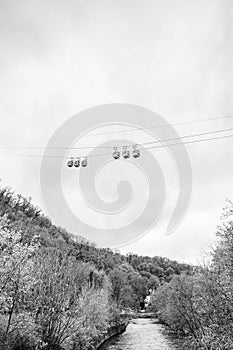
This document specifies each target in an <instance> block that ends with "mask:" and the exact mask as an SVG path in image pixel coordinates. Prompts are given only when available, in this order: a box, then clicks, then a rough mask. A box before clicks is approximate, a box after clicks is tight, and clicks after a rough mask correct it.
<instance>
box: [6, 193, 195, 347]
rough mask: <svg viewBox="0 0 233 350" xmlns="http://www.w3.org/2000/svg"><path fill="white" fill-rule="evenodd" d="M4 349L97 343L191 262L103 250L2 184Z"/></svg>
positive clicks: (91, 345) (187, 270)
mask: <svg viewBox="0 0 233 350" xmlns="http://www.w3.org/2000/svg"><path fill="white" fill-rule="evenodd" d="M0 252H1V253H0V254H1V255H0V342H1V349H14V350H17V349H26V350H27V349H48V350H54V349H73V350H81V349H94V347H95V343H96V341H97V339H98V338H99V336H100V335H101V334H102V333H104V332H106V330H107V328H108V327H109V326H110V325H113V324H117V323H119V322H120V320H121V317H122V316H121V311H122V309H125V308H131V309H133V310H139V309H140V307H142V306H143V301H144V299H145V297H146V295H147V294H148V292H149V290H156V289H158V288H159V287H160V286H164V285H167V283H168V282H169V281H171V280H174V276H180V275H182V274H184V273H185V274H188V275H192V273H193V268H192V267H190V266H189V265H187V264H180V263H178V262H176V261H171V260H169V259H166V258H161V257H157V256H155V257H152V258H151V257H146V256H145V257H143V256H138V255H136V254H130V253H129V254H127V255H126V256H125V255H121V254H120V253H119V252H113V251H112V250H110V249H108V248H106V249H98V248H96V247H95V245H94V244H93V243H91V242H88V241H86V240H85V239H84V238H82V237H79V236H76V235H71V234H69V233H68V232H66V230H65V229H63V228H60V227H56V226H55V225H53V224H52V222H51V220H50V219H49V218H47V217H46V216H45V215H43V214H42V213H41V211H40V210H39V209H38V208H36V207H35V206H33V204H32V203H31V201H30V200H29V199H26V198H24V197H22V196H21V195H15V194H14V193H13V192H12V191H11V190H10V189H9V188H2V189H0Z"/></svg>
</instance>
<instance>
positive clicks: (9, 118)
mask: <svg viewBox="0 0 233 350" xmlns="http://www.w3.org/2000/svg"><path fill="white" fill-rule="evenodd" d="M232 16H233V3H232V1H231V0H205V1H203V0H202V1H201V0H165V1H164V0H163V1H162V0H153V1H152V0H151V1H149V0H145V1H139V0H124V1H123V0H118V1H116V0H115V1H113V0H99V1H94V0H93V1H89V0H85V1H79V0H76V1H73V0H69V1H65V0H56V1H52V0H46V1H45V0H41V1H35V0H21V1H13V0H0V51H1V55H0V100H1V103H0V121H1V124H0V178H1V184H2V185H4V186H10V187H11V188H12V189H13V190H14V191H16V192H17V193H21V194H22V195H24V196H27V197H29V196H30V197H32V201H33V203H35V204H36V205H38V206H40V207H41V208H42V209H44V210H45V206H44V203H43V201H42V197H41V193H40V166H41V158H28V157H23V156H13V154H19V153H20V152H18V153H17V151H13V150H9V149H8V148H10V147H16V148H17V147H22V146H24V147H26V146H29V147H36V146H40V147H45V146H46V144H47V141H48V140H49V139H50V137H51V136H52V135H53V133H54V132H55V130H56V129H57V128H58V127H59V126H60V125H62V124H63V123H64V122H65V121H66V120H67V119H68V118H70V117H71V116H73V115H75V114H76V113H78V112H80V111H82V110H84V109H86V108H89V107H92V106H95V105H101V104H106V103H131V104H136V105H140V106H144V107H146V108H149V109H151V110H153V111H155V112H156V113H158V114H159V115H161V116H162V117H164V118H165V119H166V120H167V121H168V122H169V123H177V122H180V121H193V120H200V119H203V120H205V119H206V118H214V117H220V116H225V115H231V114H233V99H232V96H231V95H232V86H233V69H232V61H233V21H232ZM230 127H233V118H232V119H231V118H228V119H227V118H226V119H220V120H216V121H209V122H203V123H196V124H187V125H180V126H177V127H176V130H177V132H178V133H179V134H180V135H185V134H193V133H201V132H207V131H210V130H216V129H222V128H230ZM138 137H139V138H140V135H138ZM145 137H146V136H145V135H144V136H143V137H141V140H142V142H143V141H144V139H145ZM103 141H106V140H105V139H101V140H97V142H103ZM108 141H109V139H108ZM232 145H233V139H226V140H219V141H210V142H206V143H198V144H194V145H187V151H188V153H189V157H190V160H191V164H192V169H193V192H192V200H191V204H190V207H189V210H188V212H187V215H186V217H185V219H184V220H183V222H182V224H181V225H180V226H179V227H178V229H177V230H176V231H175V232H174V233H173V234H172V235H169V236H167V235H165V234H164V227H165V225H166V222H167V221H168V217H167V216H168V214H167V215H164V216H163V217H162V219H161V221H160V223H159V224H158V225H157V226H156V227H155V228H154V229H153V230H151V231H150V232H149V233H148V234H146V235H145V236H143V237H142V238H141V239H140V240H137V241H136V242H134V243H132V244H130V245H127V246H125V247H123V248H121V252H123V253H126V252H135V253H138V254H143V255H151V256H152V255H161V256H166V257H169V258H172V259H177V260H179V261H185V262H192V263H196V262H198V261H200V260H201V259H202V258H203V255H204V254H205V253H206V252H208V251H209V250H210V249H211V247H212V246H213V244H214V242H215V233H216V229H217V226H218V225H219V224H221V219H220V217H221V214H222V209H223V207H224V206H225V201H226V198H230V199H233V193H232V189H233V186H232V185H233V164H232V162H231V159H232V154H231V152H232ZM21 153H22V152H21ZM25 153H27V154H29V153H30V154H32V151H27V152H25V151H24V154H25ZM160 158H161V162H164V168H165V169H164V170H165V172H167V173H169V169H170V168H169V164H168V163H169V160H167V158H166V156H165V155H164V156H163V153H161V154H160ZM165 160H167V161H165ZM105 176H109V173H108V172H106V175H105ZM172 177H173V176H172V175H170V177H169V174H168V182H169V181H171V184H170V187H168V188H169V189H170V190H168V194H167V198H168V201H167V204H166V205H167V209H168V211H169V208H170V207H172V205H173V204H174V196H175V193H176V190H175V188H174V186H175V184H173V183H172V181H173V179H172ZM138 179H140V176H138ZM102 187H103V191H105V192H106V191H109V186H106V188H104V186H102ZM66 191H67V192H68V194H67V196H68V197H67V198H69V200H71V201H72V199H71V197H69V196H71V192H72V190H71V192H70V193H69V189H66ZM77 196H78V193H77ZM80 212H81V213H82V214H83V213H85V209H82V210H80ZM67 225H68V223H67ZM106 225H107V223H106Z"/></svg>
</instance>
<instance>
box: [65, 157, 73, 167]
mask: <svg viewBox="0 0 233 350" xmlns="http://www.w3.org/2000/svg"><path fill="white" fill-rule="evenodd" d="M73 165H74V160H73V158H70V159H69V160H68V162H67V166H68V168H72V166H73Z"/></svg>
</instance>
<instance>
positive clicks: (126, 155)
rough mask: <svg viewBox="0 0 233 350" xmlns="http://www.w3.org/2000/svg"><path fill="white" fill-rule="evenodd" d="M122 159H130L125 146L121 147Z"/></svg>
mask: <svg viewBox="0 0 233 350" xmlns="http://www.w3.org/2000/svg"><path fill="white" fill-rule="evenodd" d="M122 157H123V158H124V159H128V158H129V157H130V152H129V150H127V147H126V146H124V147H123V152H122Z"/></svg>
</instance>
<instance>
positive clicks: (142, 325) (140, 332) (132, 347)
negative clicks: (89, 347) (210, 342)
mask: <svg viewBox="0 0 233 350" xmlns="http://www.w3.org/2000/svg"><path fill="white" fill-rule="evenodd" d="M163 329H164V328H163V326H162V325H160V324H157V323H155V322H153V320H152V319H145V318H143V319H135V320H132V321H131V322H130V324H129V325H128V327H127V330H126V332H125V333H123V334H121V335H119V336H117V337H114V338H112V339H110V340H109V341H107V342H106V343H105V344H104V345H102V346H101V348H100V350H180V349H181V347H179V346H178V344H176V343H175V342H173V341H172V340H171V339H169V337H168V336H166V335H165V334H164V331H163Z"/></svg>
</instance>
